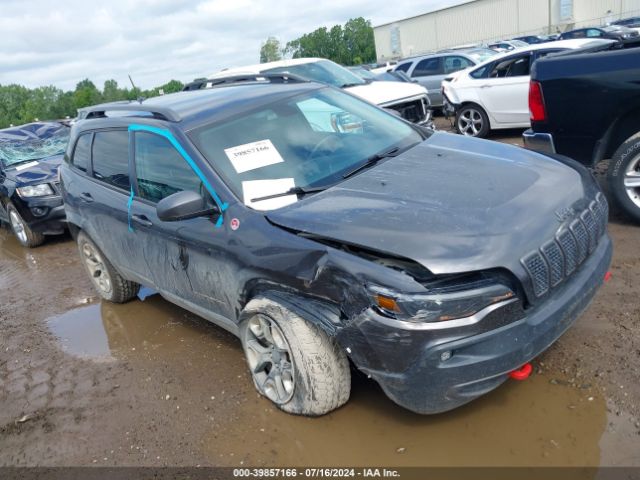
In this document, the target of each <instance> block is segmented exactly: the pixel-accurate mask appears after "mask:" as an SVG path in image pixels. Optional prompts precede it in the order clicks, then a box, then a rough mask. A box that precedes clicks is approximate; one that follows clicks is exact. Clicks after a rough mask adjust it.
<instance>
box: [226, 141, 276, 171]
mask: <svg viewBox="0 0 640 480" xmlns="http://www.w3.org/2000/svg"><path fill="white" fill-rule="evenodd" d="M224 153H225V154H226V155H227V158H228V159H229V160H231V164H232V165H233V168H235V169H236V172H238V173H244V172H248V171H250V170H255V169H256V168H262V167H266V166H268V165H273V164H274V163H281V162H284V160H283V158H282V156H281V155H280V152H278V150H276V147H274V146H273V143H271V140H260V141H257V142H251V143H245V144H244V145H238V146H237V147H231V148H225V149H224Z"/></svg>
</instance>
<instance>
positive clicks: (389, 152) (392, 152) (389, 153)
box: [342, 147, 400, 178]
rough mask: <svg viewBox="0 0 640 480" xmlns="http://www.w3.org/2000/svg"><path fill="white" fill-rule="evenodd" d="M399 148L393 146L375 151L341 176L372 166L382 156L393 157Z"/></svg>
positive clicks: (348, 175) (345, 176)
mask: <svg viewBox="0 0 640 480" xmlns="http://www.w3.org/2000/svg"><path fill="white" fill-rule="evenodd" d="M399 150H400V148H399V147H393V148H391V149H389V150H386V151H384V152H381V153H376V154H375V155H371V156H370V157H369V158H367V159H366V160H365V161H364V163H361V164H360V165H358V166H357V167H356V168H354V169H353V170H350V171H348V172H347V173H345V174H344V175H342V178H349V177H352V176H353V175H355V174H356V173H358V172H360V171H362V170H364V169H365V168H369V167H372V166H374V165H375V164H376V163H378V162H379V161H380V160H382V159H383V158H389V157H395V156H396V155H397V154H398V151H399Z"/></svg>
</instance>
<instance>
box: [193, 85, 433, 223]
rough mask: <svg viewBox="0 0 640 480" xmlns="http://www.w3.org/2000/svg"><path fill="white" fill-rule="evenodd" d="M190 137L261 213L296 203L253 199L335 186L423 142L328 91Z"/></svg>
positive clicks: (397, 123)
mask: <svg viewBox="0 0 640 480" xmlns="http://www.w3.org/2000/svg"><path fill="white" fill-rule="evenodd" d="M189 136H190V138H191V140H192V141H193V143H194V144H195V145H196V147H197V148H198V149H199V150H200V152H201V153H202V154H203V155H204V157H205V158H206V159H207V160H208V161H209V162H210V163H211V165H213V166H214V168H215V169H216V170H217V172H218V173H219V174H220V175H221V176H222V177H223V178H224V180H225V182H226V183H227V185H228V186H229V187H230V188H231V189H232V190H233V191H234V193H235V194H236V195H237V196H238V198H240V199H242V201H243V202H244V203H245V205H248V206H251V207H253V208H255V209H258V210H270V209H273V208H278V207H280V206H283V205H284V204H288V203H293V202H295V201H297V197H296V196H295V195H293V196H289V198H284V199H277V201H275V203H274V201H272V200H266V201H263V202H254V201H253V200H254V199H256V198H259V197H263V196H268V195H274V194H278V193H283V192H285V191H287V190H289V189H291V188H295V187H297V188H307V189H310V188H314V187H328V186H331V185H333V184H335V183H338V182H340V181H342V180H343V175H345V174H346V173H348V172H351V171H353V170H354V168H357V167H359V166H361V165H362V164H364V163H365V162H367V161H368V160H369V159H371V157H373V156H375V155H376V154H382V153H384V152H388V151H390V150H392V149H395V148H398V150H397V153H399V152H401V151H403V150H406V149H408V148H410V147H412V146H414V145H416V144H418V143H419V142H421V141H422V140H423V138H424V137H423V135H422V134H420V133H418V131H417V130H415V129H414V128H412V127H411V126H409V125H408V124H406V123H405V122H403V121H402V120H400V119H398V118H396V117H395V116H394V115H391V114H389V113H386V112H384V111H382V110H380V109H379V108H377V107H375V106H373V105H370V104H369V103H367V102H364V101H363V100H359V99H357V98H354V97H352V96H351V95H347V94H344V93H342V92H340V91H339V90H334V89H331V88H326V87H325V88H319V89H317V90H314V91H312V92H308V93H304V94H299V95H296V96H293V97H288V98H286V99H282V100H278V101H276V102H274V103H271V104H269V105H267V106H261V107H259V108H257V109H255V110H252V111H249V112H246V113H243V114H242V115H241V116H240V117H236V118H235V119H234V120H233V121H225V122H219V123H216V124H211V125H205V126H203V127H200V128H198V129H196V130H194V131H193V132H191V133H190V134H189ZM282 201H284V202H286V203H284V204H283V203H282Z"/></svg>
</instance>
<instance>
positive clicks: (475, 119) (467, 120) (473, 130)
mask: <svg viewBox="0 0 640 480" xmlns="http://www.w3.org/2000/svg"><path fill="white" fill-rule="evenodd" d="M482 126H483V125H482V115H481V114H480V112H479V111H478V110H476V109H474V108H467V109H465V110H464V111H463V112H462V113H461V114H460V117H458V131H459V132H460V133H462V134H463V135H467V136H470V137H475V136H477V135H478V133H480V131H481V130H482Z"/></svg>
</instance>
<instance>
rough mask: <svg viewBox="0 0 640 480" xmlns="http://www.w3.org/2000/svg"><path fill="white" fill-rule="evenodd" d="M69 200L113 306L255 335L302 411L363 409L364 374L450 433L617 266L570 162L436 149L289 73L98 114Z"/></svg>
mask: <svg viewBox="0 0 640 480" xmlns="http://www.w3.org/2000/svg"><path fill="white" fill-rule="evenodd" d="M80 118H81V120H79V121H78V122H77V123H76V124H75V125H74V127H73V130H72V133H71V139H70V143H69V147H68V150H67V153H66V162H65V163H64V164H63V166H62V169H61V181H62V190H63V195H64V202H65V207H66V212H67V219H68V222H69V224H70V228H71V230H72V232H73V233H74V235H75V236H76V238H77V241H78V246H79V251H80V256H81V258H82V260H83V261H84V263H85V265H86V268H87V271H88V272H89V275H90V277H91V279H92V281H93V282H94V283H95V287H96V288H97V290H98V292H99V293H100V294H101V295H102V297H103V298H104V299H106V300H109V301H112V302H126V301H128V300H131V299H133V298H134V297H135V296H136V293H137V291H138V289H139V286H140V285H145V286H148V287H151V288H153V289H156V290H157V291H158V292H159V293H160V294H161V295H162V296H164V297H165V298H166V299H168V300H169V301H171V302H174V303H176V304H178V305H180V306H182V307H184V308H185V309H187V310H190V311H192V312H194V313H196V314H198V315H200V316H202V317H204V318H206V319H207V320H210V321H211V322H214V323H215V324H217V325H219V326H221V327H223V328H225V329H227V330H229V331H230V332H232V333H234V334H235V335H237V336H239V337H240V339H241V341H242V346H243V348H244V352H245V354H246V359H247V362H248V365H249V369H250V371H251V374H252V376H253V381H254V383H255V386H256V388H257V390H258V392H260V393H261V394H262V395H264V396H266V397H267V398H268V399H270V400H271V401H273V402H274V403H275V404H277V405H278V407H280V408H281V409H282V410H285V411H287V412H290V413H295V414H302V415H321V414H324V413H327V412H329V411H331V410H333V409H335V408H338V407H339V406H341V405H342V404H344V403H345V402H346V401H347V400H348V398H349V394H350V388H351V366H352V365H353V367H354V368H356V369H358V370H360V371H362V372H364V373H365V374H366V375H368V376H369V377H371V378H373V379H374V380H375V381H376V382H378V383H379V384H380V386H381V387H382V389H383V390H384V391H385V393H386V394H387V395H388V396H389V397H390V398H391V399H393V401H395V402H396V403H398V404H399V405H401V406H403V407H406V408H408V409H410V410H412V411H414V412H419V413H436V412H442V411H446V410H449V409H452V408H455V407H457V406H459V405H462V404H464V403H467V402H469V401H470V400H472V399H474V398H476V397H478V396H480V395H482V394H484V393H487V392H489V391H490V390H492V389H494V388H495V387H497V386H498V385H500V384H501V383H502V382H504V381H505V380H506V379H507V378H509V376H510V374H512V373H513V372H514V370H517V369H521V367H522V366H523V365H525V364H527V362H529V361H530V360H531V359H533V358H534V357H535V356H537V355H538V354H540V353H541V352H542V351H544V350H545V349H546V348H547V347H549V346H550V345H551V344H552V343H553V342H554V341H555V340H556V339H557V338H558V337H559V336H560V335H561V334H562V333H563V332H564V331H565V330H566V329H567V328H568V327H569V326H570V325H571V324H572V323H573V322H574V321H575V320H576V318H577V317H578V316H579V315H580V313H581V312H582V311H583V310H584V309H585V308H586V306H587V305H588V304H589V302H590V300H591V299H592V298H593V296H594V294H595V292H596V290H597V289H598V288H599V287H600V285H601V284H602V282H603V280H604V277H605V274H606V272H607V269H608V266H609V263H610V260H611V249H612V247H611V242H610V239H609V236H608V234H607V231H606V225H607V216H608V207H607V204H606V201H605V199H604V197H603V195H602V193H601V192H600V190H599V188H598V186H597V185H596V183H595V181H594V179H593V177H592V176H591V174H590V173H588V171H587V170H585V169H584V168H582V167H581V166H580V165H578V164H576V163H574V162H573V161H572V160H570V159H567V158H564V157H557V158H550V157H548V156H544V155H541V154H537V153H534V152H530V151H527V150H524V149H521V148H515V147H512V146H507V145H502V144H499V143H495V142H490V141H485V140H477V139H472V138H467V137H464V136H459V135H451V134H447V133H438V132H433V131H431V130H423V129H421V128H420V127H417V126H414V125H412V124H409V123H407V122H405V121H404V120H402V119H400V118H398V117H396V116H395V115H392V114H390V113H388V112H386V111H384V110H382V109H380V108H378V107H376V106H373V105H370V104H368V103H366V102H364V101H362V100H360V99H358V98H356V97H353V96H351V95H349V94H348V93H345V92H343V91H339V90H336V89H334V88H332V87H328V86H326V85H321V84H318V83H314V82H308V81H304V80H301V79H297V78H294V77H291V76H287V75H284V74H281V75H275V74H274V75H263V76H257V77H255V78H236V79H225V82H224V83H222V84H219V85H214V86H213V87H211V88H209V89H205V90H197V91H189V92H181V93H177V94H173V95H165V96H162V97H158V98H153V99H150V100H144V101H140V102H132V103H113V104H105V105H99V106H94V107H89V108H87V109H85V110H84V111H82V112H81V114H80Z"/></svg>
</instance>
